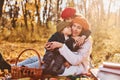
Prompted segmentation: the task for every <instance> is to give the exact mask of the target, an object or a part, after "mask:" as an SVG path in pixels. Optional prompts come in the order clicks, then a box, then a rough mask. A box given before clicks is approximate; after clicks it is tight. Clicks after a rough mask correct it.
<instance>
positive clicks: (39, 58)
mask: <svg viewBox="0 0 120 80" xmlns="http://www.w3.org/2000/svg"><path fill="white" fill-rule="evenodd" d="M28 50H31V51H34V52H35V53H36V54H37V56H38V60H39V65H40V66H41V57H40V54H39V53H38V52H37V51H36V50H35V49H25V50H23V51H22V52H21V53H20V54H19V55H18V57H17V59H16V63H15V65H16V66H17V62H18V60H19V58H20V56H21V55H22V54H23V53H24V52H26V51H28ZM40 66H39V67H40Z"/></svg>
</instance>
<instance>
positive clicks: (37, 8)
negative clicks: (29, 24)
mask: <svg viewBox="0 0 120 80" xmlns="http://www.w3.org/2000/svg"><path fill="white" fill-rule="evenodd" d="M39 5H40V1H39V0H38V1H37V0H35V6H36V12H37V13H36V14H37V17H38V21H37V24H38V26H40V25H41V21H40V13H39V8H40V7H39Z"/></svg>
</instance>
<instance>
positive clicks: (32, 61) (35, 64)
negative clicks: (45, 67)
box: [17, 56, 41, 68]
mask: <svg viewBox="0 0 120 80" xmlns="http://www.w3.org/2000/svg"><path fill="white" fill-rule="evenodd" d="M23 65H24V66H27V67H30V68H39V67H40V66H41V65H40V64H39V61H38V57H37V56H33V57H30V58H28V59H26V60H24V61H22V62H19V63H17V66H23Z"/></svg>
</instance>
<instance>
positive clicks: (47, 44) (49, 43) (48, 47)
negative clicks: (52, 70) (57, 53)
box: [45, 42, 51, 50]
mask: <svg viewBox="0 0 120 80" xmlns="http://www.w3.org/2000/svg"><path fill="white" fill-rule="evenodd" d="M50 46H51V42H47V43H46V44H45V49H47V50H51V48H50Z"/></svg>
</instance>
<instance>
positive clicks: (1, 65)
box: [0, 53, 11, 71]
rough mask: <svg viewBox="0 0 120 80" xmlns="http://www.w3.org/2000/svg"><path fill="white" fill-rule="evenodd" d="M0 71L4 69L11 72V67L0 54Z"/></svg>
mask: <svg viewBox="0 0 120 80" xmlns="http://www.w3.org/2000/svg"><path fill="white" fill-rule="evenodd" d="M0 69H1V70H2V71H3V70H4V69H8V71H11V65H10V64H8V63H7V62H6V61H5V60H4V59H3V57H2V54H1V53H0Z"/></svg>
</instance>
